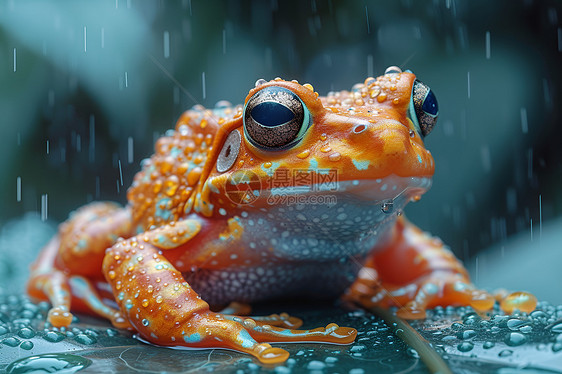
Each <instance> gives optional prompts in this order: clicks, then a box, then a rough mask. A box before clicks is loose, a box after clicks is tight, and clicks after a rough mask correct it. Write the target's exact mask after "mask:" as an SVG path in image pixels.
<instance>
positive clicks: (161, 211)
mask: <svg viewBox="0 0 562 374" xmlns="http://www.w3.org/2000/svg"><path fill="white" fill-rule="evenodd" d="M169 202H170V199H168V198H167V197H166V198H164V199H160V201H158V203H157V204H156V213H155V214H156V216H157V217H160V218H162V219H163V220H164V221H167V220H168V218H170V216H171V215H172V212H170V211H169V210H168V209H166V208H161V206H168V203H169Z"/></svg>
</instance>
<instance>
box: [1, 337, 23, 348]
mask: <svg viewBox="0 0 562 374" xmlns="http://www.w3.org/2000/svg"><path fill="white" fill-rule="evenodd" d="M20 342H21V340H19V339H18V338H16V337H14V336H12V337H9V338H6V339H4V340H2V344H5V345H7V346H9V347H17V346H18V345H19V344H20Z"/></svg>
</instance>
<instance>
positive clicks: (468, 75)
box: [466, 71, 470, 99]
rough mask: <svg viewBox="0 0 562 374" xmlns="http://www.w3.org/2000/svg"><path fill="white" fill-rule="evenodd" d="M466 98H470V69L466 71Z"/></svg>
mask: <svg viewBox="0 0 562 374" xmlns="http://www.w3.org/2000/svg"><path fill="white" fill-rule="evenodd" d="M466 80H467V90H468V98H469V99H470V71H469V72H467V73H466Z"/></svg>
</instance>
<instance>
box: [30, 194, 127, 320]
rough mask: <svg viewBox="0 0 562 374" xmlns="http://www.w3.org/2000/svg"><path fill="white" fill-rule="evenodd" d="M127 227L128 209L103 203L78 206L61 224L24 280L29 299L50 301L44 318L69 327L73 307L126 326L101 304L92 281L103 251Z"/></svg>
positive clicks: (118, 316) (114, 311)
mask: <svg viewBox="0 0 562 374" xmlns="http://www.w3.org/2000/svg"><path fill="white" fill-rule="evenodd" d="M131 231H132V230H131V216H130V211H129V209H128V208H122V207H120V206H118V205H117V204H113V203H107V202H104V203H99V202H98V203H91V204H88V205H86V206H84V207H82V208H80V209H78V210H77V211H76V212H74V213H73V214H72V215H71V217H70V219H68V220H67V221H66V222H65V223H63V224H62V225H61V226H60V230H59V232H58V233H57V235H56V236H55V237H54V238H53V239H51V240H50V241H49V243H48V244H47V245H46V246H45V247H44V248H43V250H42V252H41V254H40V255H39V257H38V258H37V261H35V263H34V264H33V265H32V266H31V276H30V279H29V282H28V284H27V291H28V293H29V294H30V295H31V296H32V297H34V298H37V299H40V300H45V299H46V300H49V301H50V302H51V304H52V308H51V309H50V310H49V314H48V317H47V319H48V321H49V322H50V323H51V324H52V325H53V326H55V327H63V326H68V325H70V323H71V322H72V317H73V316H72V314H71V313H70V310H71V309H72V310H79V311H83V312H93V313H96V314H98V315H100V316H103V317H105V318H108V319H109V320H111V322H112V323H113V324H114V325H115V326H116V327H121V328H126V327H128V326H129V325H128V323H127V322H126V321H125V320H123V318H122V317H121V314H120V313H119V312H118V311H117V310H115V309H113V308H111V307H109V306H107V305H105V304H104V303H103V301H102V299H101V297H100V296H99V294H98V290H97V289H96V287H95V286H94V284H93V282H92V280H94V279H97V278H99V275H100V274H99V273H100V268H101V263H102V261H103V257H104V255H105V250H106V249H107V248H109V247H111V246H112V245H113V244H114V243H115V241H116V240H117V238H118V237H120V236H125V237H127V236H130V235H131Z"/></svg>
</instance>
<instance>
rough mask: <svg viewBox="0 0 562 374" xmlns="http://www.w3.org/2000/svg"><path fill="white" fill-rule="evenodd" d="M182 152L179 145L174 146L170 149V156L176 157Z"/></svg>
mask: <svg viewBox="0 0 562 374" xmlns="http://www.w3.org/2000/svg"><path fill="white" fill-rule="evenodd" d="M180 153H181V150H180V149H178V148H177V147H174V148H172V149H170V156H172V157H176V156H177V155H179V154H180Z"/></svg>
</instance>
